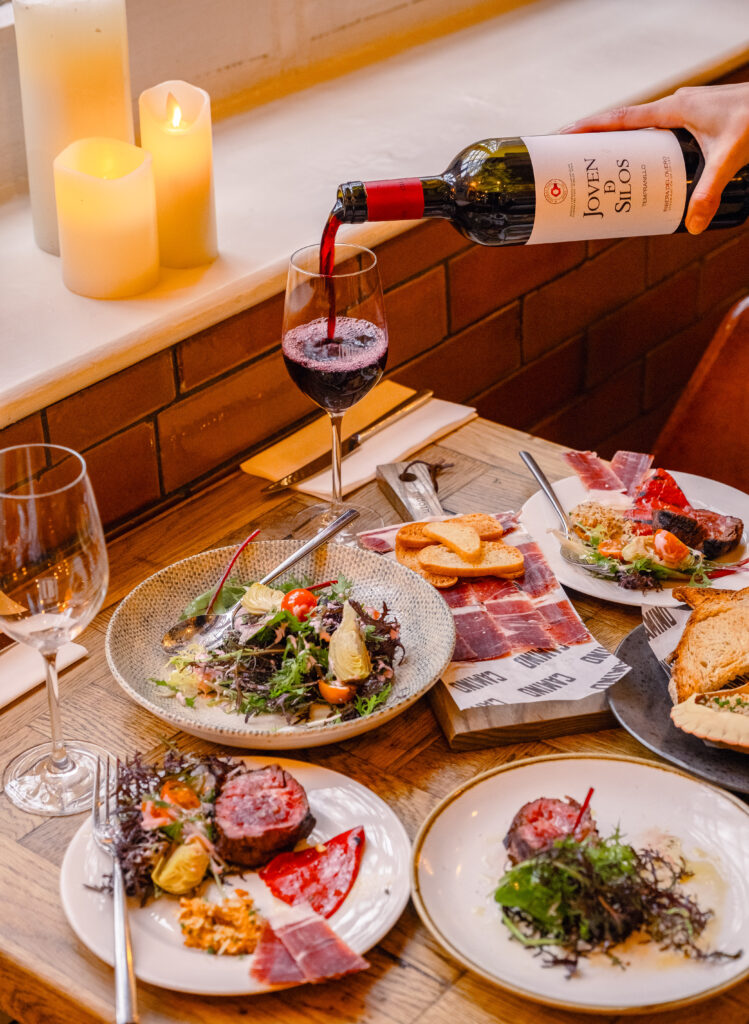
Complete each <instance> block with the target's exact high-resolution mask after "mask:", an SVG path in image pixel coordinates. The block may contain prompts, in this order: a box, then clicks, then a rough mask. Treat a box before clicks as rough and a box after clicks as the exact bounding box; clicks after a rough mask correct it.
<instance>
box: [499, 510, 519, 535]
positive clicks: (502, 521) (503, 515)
mask: <svg viewBox="0 0 749 1024" xmlns="http://www.w3.org/2000/svg"><path fill="white" fill-rule="evenodd" d="M494 518H495V519H496V520H497V522H498V523H499V525H500V526H501V527H502V529H503V531H504V532H505V534H507V533H512V531H513V530H515V529H516V528H517V525H518V517H517V516H516V515H515V513H514V512H497V513H496V515H495V516H494Z"/></svg>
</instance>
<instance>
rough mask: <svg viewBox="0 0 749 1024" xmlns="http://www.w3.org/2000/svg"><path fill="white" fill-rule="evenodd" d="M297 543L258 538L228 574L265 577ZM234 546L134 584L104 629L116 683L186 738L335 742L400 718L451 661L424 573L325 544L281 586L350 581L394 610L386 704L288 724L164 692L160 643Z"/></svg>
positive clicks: (278, 745)
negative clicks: (396, 644)
mask: <svg viewBox="0 0 749 1024" xmlns="http://www.w3.org/2000/svg"><path fill="white" fill-rule="evenodd" d="M298 547H299V543H298V542H297V541H287V540H267V541H256V542H255V543H254V544H251V545H250V546H249V547H248V548H246V549H245V551H244V552H243V553H242V555H241V556H240V558H239V560H238V562H237V564H236V566H235V567H234V569H233V570H232V577H233V578H235V579H239V580H243V581H250V580H259V579H262V578H263V576H265V575H266V574H267V573H269V572H270V571H271V570H272V569H273V568H274V567H275V566H277V565H278V564H279V563H280V562H281V561H282V560H283V559H284V558H286V557H287V556H288V555H290V554H291V553H292V552H293V551H296V550H297V548H298ZM235 550H236V548H216V549H214V550H212V551H204V552H203V553H202V554H199V555H194V556H193V557H192V558H185V559H183V560H182V561H181V562H175V563H174V565H170V566H169V567H168V568H166V569H162V570H161V571H160V572H157V573H156V574H155V575H153V576H150V577H149V578H148V579H147V580H145V581H144V582H143V583H141V584H140V586H138V587H136V588H135V590H133V591H132V592H131V593H130V594H128V596H127V597H126V598H125V599H124V600H123V601H122V602H121V603H120V605H119V607H118V608H117V610H116V612H115V613H114V615H113V616H112V621H111V622H110V624H109V628H108V629H107V638H106V653H107V662H108V663H109V667H110V669H111V670H112V674H113V675H114V677H115V679H116V680H117V682H118V683H119V684H120V686H121V687H122V688H123V690H124V691H125V692H126V693H127V694H128V696H130V697H131V698H132V699H133V700H135V701H137V702H138V704H141V705H142V706H143V707H144V708H147V709H148V710H149V711H151V712H152V713H153V714H154V715H156V716H157V717H159V718H162V719H164V721H166V722H169V723H171V724H172V725H174V726H176V727H177V728H178V729H182V730H183V731H184V732H189V733H192V734H193V735H194V736H200V737H202V738H203V739H207V740H213V741H214V742H217V743H224V744H226V745H228V746H232V747H243V748H245V749H247V748H252V749H255V750H291V749H295V748H299V747H317V746H321V745H322V744H325V743H337V742H339V741H341V740H344V739H347V738H349V737H350V736H357V735H359V734H360V733H363V732H368V731H369V730H370V729H375V728H377V726H378V725H382V723H383V722H387V721H388V720H389V719H391V718H394V717H395V716H396V715H398V714H400V712H401V711H404V710H405V709H406V708H407V707H409V705H411V704H413V703H414V701H416V700H418V698H419V697H421V696H422V694H424V693H426V691H427V690H428V689H429V688H430V686H432V685H433V684H434V683H435V682H436V681H437V679H439V677H440V675H441V673H442V672H443V670H444V669H445V667H446V666H447V665H448V663H449V661H450V658H451V657H452V652H453V647H454V646H455V625H454V623H453V617H452V613H451V612H450V609H449V608H448V606H447V604H446V603H445V601H444V600H443V599H442V597H441V596H440V594H439V593H438V592H437V591H436V590H435V589H434V587H431V586H430V585H429V584H428V583H427V582H426V580H424V579H422V578H421V576H417V575H416V573H415V572H411V570H410V569H406V568H405V566H403V565H400V564H399V563H398V562H395V561H391V560H390V559H388V558H381V557H380V556H379V555H375V554H372V552H371V551H361V550H359V549H357V548H354V547H351V546H349V545H348V544H326V545H324V546H323V547H322V548H318V549H317V551H314V552H313V553H312V554H311V555H308V556H307V558H305V559H303V560H302V561H301V562H299V563H298V564H297V565H295V566H294V567H293V568H292V569H291V570H290V571H289V572H287V573H285V574H284V576H282V577H280V580H284V579H294V578H296V579H298V578H299V577H302V576H303V575H304V574H307V575H309V576H311V577H312V578H313V579H315V580H319V581H322V580H329V579H337V578H340V577H344V576H345V577H346V578H347V579H349V580H351V581H352V582H353V596H354V597H355V598H356V599H357V600H359V601H361V602H363V603H364V604H371V605H374V606H375V607H381V606H382V603H383V601H384V602H386V603H387V606H388V609H389V611H390V612H391V613H392V614H393V615H394V616H395V618H396V619H398V621H399V623H400V626H401V637H400V639H401V642H402V644H403V647H404V648H405V657H404V659H403V661H402V662H400V663H398V664H397V665H396V666H395V680H394V684H393V689H392V691H391V693H390V695H389V697H388V699H387V701H386V703H385V704H384V705H382V706H381V707H380V708H378V709H377V710H376V711H375V712H374V713H373V714H371V715H368V716H367V717H366V718H354V719H352V720H351V721H347V722H340V721H335V720H333V721H328V720H326V721H318V722H302V723H300V724H297V725H289V724H288V723H287V722H286V720H285V718H284V717H283V716H282V715H257V716H255V717H254V718H251V719H249V721H247V722H245V720H244V718H243V716H242V715H238V714H234V713H227V712H226V711H225V710H224V709H223V708H222V707H209V706H208V705H207V704H206V703H205V702H202V701H201V699H200V698H199V699H198V700H197V701H196V705H195V707H194V708H189V707H183V706H182V705H181V704H179V703H178V702H177V700H176V699H175V698H174V696H173V695H171V694H169V691H168V690H167V689H166V688H165V687H163V686H156V685H155V684H154V683H152V682H150V680H151V679H152V678H155V679H163V677H164V672H165V669H166V664H167V660H168V659H167V656H166V655H165V654H164V652H163V651H162V649H161V638H162V637H163V635H164V633H165V632H166V631H167V629H169V627H170V626H172V625H174V623H175V622H177V620H178V619H179V617H180V615H181V613H182V610H183V609H184V608H185V607H186V606H187V604H188V603H189V602H190V601H191V600H192V599H193V598H194V597H196V596H197V595H198V594H201V593H203V592H204V591H206V590H208V589H209V588H210V587H212V586H215V584H216V581H217V580H218V579H219V578H220V576H221V574H222V572H223V571H224V569H225V568H226V566H227V564H228V563H229V560H230V559H231V557H232V555H233V554H234V552H235Z"/></svg>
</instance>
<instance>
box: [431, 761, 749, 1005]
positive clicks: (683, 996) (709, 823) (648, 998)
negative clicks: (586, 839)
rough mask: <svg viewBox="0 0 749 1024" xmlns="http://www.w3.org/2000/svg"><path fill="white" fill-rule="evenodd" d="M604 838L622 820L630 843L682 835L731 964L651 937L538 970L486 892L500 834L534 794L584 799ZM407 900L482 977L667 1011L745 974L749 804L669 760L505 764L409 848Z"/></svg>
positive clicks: (712, 936)
mask: <svg viewBox="0 0 749 1024" xmlns="http://www.w3.org/2000/svg"><path fill="white" fill-rule="evenodd" d="M589 786H594V787H595V793H594V794H593V799H592V801H591V807H592V810H593V815H594V817H595V820H596V823H597V825H598V827H599V830H600V832H601V834H603V835H606V834H609V833H610V832H611V831H612V830H613V829H614V828H615V827H616V826H617V825H620V826H621V829H622V831H623V833H624V834H625V837H626V839H627V841H628V842H630V843H632V845H634V846H635V847H642V846H646V845H649V846H656V847H657V846H658V845H659V844H662V843H663V837H664V834H665V835H670V836H674V837H676V838H677V839H678V840H680V842H681V849H682V852H683V854H684V856H685V857H686V858H687V860H688V861H690V863H691V865H692V868H693V870H694V871H695V876H694V878H693V879H692V880H691V881H690V882H689V883H688V885H687V888H688V889H689V890H690V891H692V892H694V893H695V894H697V895H698V896H699V899H700V904H701V906H703V907H710V908H712V909H714V910H715V918H714V920H713V921H712V922H711V923H710V925H709V926H708V930H707V931H708V932H709V942H710V946H711V948H714V949H722V950H725V951H730V952H734V951H736V950H739V949H742V947H743V950H744V952H743V954H742V956H741V957H740V958H739V959H737V960H725V961H717V962H701V961H694V960H688V959H687V958H685V957H682V956H680V955H679V954H675V953H673V952H661V951H660V950H659V949H658V948H657V946H656V945H655V944H653V943H647V944H645V945H632V944H629V945H627V946H625V948H624V950H623V951H621V952H620V955H621V956H622V959H624V960H625V961H627V962H628V966H627V968H626V970H622V969H621V968H619V967H615V966H613V965H612V964H611V963H610V961H609V960H608V959H607V958H606V957H604V956H598V957H595V958H593V957H591V958H590V959H588V960H584V959H583V960H582V961H581V965H580V968H579V970H578V973H577V975H576V976H574V977H572V978H567V976H566V972H565V970H564V969H563V968H545V967H543V966H542V964H541V961H540V959H539V958H537V957H534V956H533V954H532V952H529V951H528V950H527V949H525V948H523V947H522V946H520V944H519V943H517V942H515V941H514V940H512V939H511V938H510V935H509V932H508V931H507V929H506V927H505V926H504V925H503V924H502V922H501V917H500V913H499V908H498V906H497V904H496V903H495V902H494V899H493V890H494V888H495V887H496V884H497V881H498V880H499V878H500V877H501V876H502V874H503V873H504V870H505V867H506V864H507V858H506V853H505V849H504V846H503V844H502V840H503V838H504V836H505V834H506V832H507V829H508V827H509V825H510V823H511V821H512V819H513V817H514V816H515V813H516V812H517V811H518V810H519V808H520V807H521V806H522V805H523V804H524V803H526V802H527V801H529V800H534V799H536V798H537V797H540V796H547V797H559V798H564V797H565V796H567V795H568V794H569V795H571V796H574V797H576V798H577V799H579V800H581V801H582V799H583V798H584V796H585V794H586V792H587V790H588V787H589ZM411 875H412V879H411V887H412V896H413V899H414V903H415V904H416V909H417V910H418V912H419V915H420V916H421V918H422V920H423V921H424V923H425V925H426V926H427V928H429V930H430V931H431V932H432V933H433V935H434V936H435V937H436V938H437V940H438V941H439V942H440V943H441V944H442V945H443V946H444V947H445V948H446V949H447V951H448V952H449V953H450V954H451V955H452V956H453V957H454V958H455V959H456V960H458V961H459V962H460V963H462V964H463V965H464V966H465V967H467V968H468V969H470V970H472V971H474V972H475V973H476V974H479V975H481V976H482V977H483V978H485V979H487V980H488V981H491V982H494V983H495V984H498V985H500V986H502V987H503V988H506V989H510V990H511V991H513V992H516V993H518V994H519V995H522V996H525V997H526V998H528V999H533V1000H536V1001H538V1002H540V1003H545V1004H547V1005H550V1006H558V1007H562V1008H565V1009H575V1010H579V1011H584V1012H588V1013H634V1012H638V1011H639V1012H646V1011H651V1012H652V1011H654V1010H665V1009H672V1008H673V1007H675V1006H680V1005H684V1004H687V1003H691V1002H694V1001H696V1000H697V999H704V998H706V997H707V996H712V995H715V994H716V993H718V992H720V991H722V990H723V989H726V988H728V987H729V986H731V985H735V984H736V983H737V982H739V981H741V980H742V979H743V978H745V977H746V976H747V975H749V808H748V807H747V806H746V805H745V804H743V803H742V802H741V801H740V800H738V799H737V798H736V797H734V796H731V795H730V794H728V793H726V792H724V791H723V790H720V789H717V788H716V787H714V786H710V785H708V784H707V783H704V782H699V781H697V780H696V779H693V778H691V777H690V776H688V775H686V774H684V773H682V772H678V771H676V770H675V769H673V768H670V767H668V766H666V765H659V764H655V763H653V762H648V761H643V760H640V759H638V758H626V757H605V756H596V755H564V754H560V755H555V756H551V757H537V758H531V759H529V760H526V761H518V762H515V763H511V764H507V765H502V766H500V767H498V768H494V769H492V770H491V771H489V772H485V773H484V774H483V775H479V776H477V777H476V778H474V779H471V780H470V781H469V782H467V783H465V784H464V785H463V786H461V787H459V788H458V789H456V790H455V792H453V793H451V794H450V795H449V796H448V797H446V798H445V799H444V800H443V801H442V803H440V804H439V806H438V807H436V808H435V810H434V811H432V813H431V815H430V816H429V818H427V820H426V822H425V823H424V824H423V826H422V827H421V830H420V832H419V835H418V836H417V838H416V841H415V844H414V860H413V864H412V871H411Z"/></svg>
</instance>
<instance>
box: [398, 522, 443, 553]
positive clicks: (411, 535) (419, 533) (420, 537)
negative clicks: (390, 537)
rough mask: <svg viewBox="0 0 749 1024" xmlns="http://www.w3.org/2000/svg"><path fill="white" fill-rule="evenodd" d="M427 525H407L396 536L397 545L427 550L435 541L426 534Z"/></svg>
mask: <svg viewBox="0 0 749 1024" xmlns="http://www.w3.org/2000/svg"><path fill="white" fill-rule="evenodd" d="M425 526H426V523H406V524H405V525H404V526H401V528H400V530H398V532H397V534H396V535H395V542H396V544H401V545H402V546H403V547H404V548H425V547H427V546H428V545H429V544H433V543H434V541H433V540H432V539H431V538H430V537H427V536H426V534H425V533H424V527H425Z"/></svg>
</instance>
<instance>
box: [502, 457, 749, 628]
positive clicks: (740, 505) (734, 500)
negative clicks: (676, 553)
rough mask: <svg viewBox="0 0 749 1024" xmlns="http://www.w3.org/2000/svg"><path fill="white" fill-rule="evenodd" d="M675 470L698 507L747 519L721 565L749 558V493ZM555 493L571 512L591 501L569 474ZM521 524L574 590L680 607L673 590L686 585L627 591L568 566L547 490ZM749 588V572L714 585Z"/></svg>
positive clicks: (632, 602) (525, 509)
mask: <svg viewBox="0 0 749 1024" xmlns="http://www.w3.org/2000/svg"><path fill="white" fill-rule="evenodd" d="M669 472H670V473H671V475H672V476H673V478H674V480H675V481H676V482H677V484H678V485H679V487H681V489H682V490H683V491H684V493H685V494H686V496H687V498H688V499H689V501H690V503H691V504H692V505H694V507H695V508H709V509H712V511H713V512H720V513H721V514H722V515H728V516H738V517H739V518H740V519H742V520H743V521H744V533H743V536H742V538H741V541H740V542H739V544H738V545H737V546H736V547H735V548H734V549H733V551H731V552H730V553H729V554H727V555H725V556H724V557H723V558H719V559H717V561H718V562H737V561H740V560H741V559H742V558H746V557H747V555H748V554H749V535H748V534H747V527H748V526H749V494H745V493H744V492H743V491H739V490H737V489H736V488H735V487H729V486H728V484H721V483H718V481H717V480H708V479H707V477H704V476H695V475H694V474H693V473H678V472H676V471H674V470H669ZM554 490H555V491H556V493H557V496H558V498H559V500H560V502H561V504H562V506H563V507H564V510H565V511H566V512H569V511H570V509H573V508H574V507H575V506H576V505H579V504H580V503H581V502H583V501H589V500H590V491H589V490H588V489H587V488H586V487H585V485H584V484H583V482H582V481H581V480H580V478H579V477H577V476H568V477H564V479H562V480H556V481H554ZM597 493H600V492H597ZM520 521H521V523H522V524H523V526H525V528H526V530H527V531H528V533H530V534H531V536H532V537H533V539H534V540H535V541H536V543H537V544H538V546H539V547H540V548H541V550H542V551H543V553H544V555H545V557H546V560H547V562H548V563H549V565H550V566H551V568H552V569H553V571H554V575H555V576H556V578H557V579H558V580H559V582H560V583H561V584H562V585H563V586H565V587H571V588H572V589H573V590H577V591H578V592H579V593H580V594H587V595H588V596H589V597H599V598H601V599H602V600H604V601H614V602H615V603H616V604H629V605H635V606H636V607H642V606H643V605H650V604H652V605H662V606H664V607H668V608H676V607H677V606H678V604H679V602H678V601H677V600H676V599H675V598H673V597H672V596H671V594H670V590H671V589H672V587H675V586H679V585H681V586H683V585H684V584H683V582H682V583H677V581H674V582H673V583H669V582H664V584H663V590H659V591H656V590H649V591H644V592H643V591H641V590H624V589H623V588H622V587H620V586H619V585H618V584H617V583H615V582H614V581H613V580H606V579H601V578H600V577H598V576H593V575H591V573H589V572H586V571H585V570H584V569H577V568H575V566H573V565H570V564H569V562H565V561H564V559H563V558H562V557H561V555H560V553H559V540H558V539H557V537H555V536H554V534H553V533H550V532H549V531H550V530H558V529H559V520H558V519H557V516H556V513H555V512H554V509H553V508H552V507H551V505H550V504H549V501H548V498H546V496H545V495H544V493H543V491H536V493H535V494H533V495H531V497H530V498H529V499H528V500H527V501H526V503H525V504H524V505H523V507H522V509H521V510H520ZM747 585H749V573H747V572H739V573H736V574H734V575H731V576H722V577H721V578H720V579H717V580H714V582H713V586H714V587H715V588H716V589H720V590H739V589H740V588H741V587H745V586H747Z"/></svg>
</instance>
